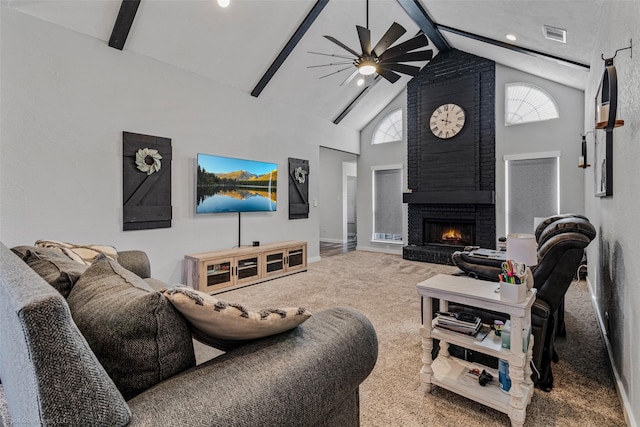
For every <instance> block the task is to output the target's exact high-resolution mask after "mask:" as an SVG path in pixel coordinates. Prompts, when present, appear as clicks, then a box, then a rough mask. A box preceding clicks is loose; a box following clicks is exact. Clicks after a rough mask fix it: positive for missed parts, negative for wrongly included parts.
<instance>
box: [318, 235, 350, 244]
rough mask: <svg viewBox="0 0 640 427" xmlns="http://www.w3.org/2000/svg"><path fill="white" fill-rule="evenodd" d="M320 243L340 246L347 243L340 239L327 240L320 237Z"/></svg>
mask: <svg viewBox="0 0 640 427" xmlns="http://www.w3.org/2000/svg"><path fill="white" fill-rule="evenodd" d="M320 241H321V242H323V243H341V244H345V243H347V241H346V240H342V239H328V238H325V237H321V238H320Z"/></svg>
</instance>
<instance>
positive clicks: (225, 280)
mask: <svg viewBox="0 0 640 427" xmlns="http://www.w3.org/2000/svg"><path fill="white" fill-rule="evenodd" d="M233 269H234V259H233V258H219V259H212V260H208V261H206V262H204V263H203V272H202V275H201V276H200V283H199V288H200V290H201V291H203V292H210V291H213V290H215V289H218V288H224V287H225V286H231V285H233V284H234V274H233Z"/></svg>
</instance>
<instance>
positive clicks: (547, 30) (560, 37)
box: [544, 25, 567, 43]
mask: <svg viewBox="0 0 640 427" xmlns="http://www.w3.org/2000/svg"><path fill="white" fill-rule="evenodd" d="M544 37H545V38H547V39H549V40H555V41H557V42H560V43H566V42H567V30H563V29H562V28H556V27H551V26H549V25H545V26H544Z"/></svg>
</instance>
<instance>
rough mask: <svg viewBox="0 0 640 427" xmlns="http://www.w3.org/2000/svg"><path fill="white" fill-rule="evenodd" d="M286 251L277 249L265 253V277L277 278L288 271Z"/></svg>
mask: <svg viewBox="0 0 640 427" xmlns="http://www.w3.org/2000/svg"><path fill="white" fill-rule="evenodd" d="M285 260H286V250H285V249H277V250H274V251H269V252H265V253H264V273H263V276H264V277H265V278H266V277H269V276H277V275H279V274H282V273H283V272H284V271H285V269H286V264H285Z"/></svg>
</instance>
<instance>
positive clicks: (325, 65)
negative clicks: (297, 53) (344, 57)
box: [307, 61, 353, 68]
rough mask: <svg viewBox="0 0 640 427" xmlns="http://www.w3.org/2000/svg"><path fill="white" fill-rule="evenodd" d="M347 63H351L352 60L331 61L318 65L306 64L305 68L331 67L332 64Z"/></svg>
mask: <svg viewBox="0 0 640 427" xmlns="http://www.w3.org/2000/svg"><path fill="white" fill-rule="evenodd" d="M347 64H352V65H353V62H347V61H344V62H331V63H329V64H320V65H307V68H320V67H331V66H333V65H347Z"/></svg>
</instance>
